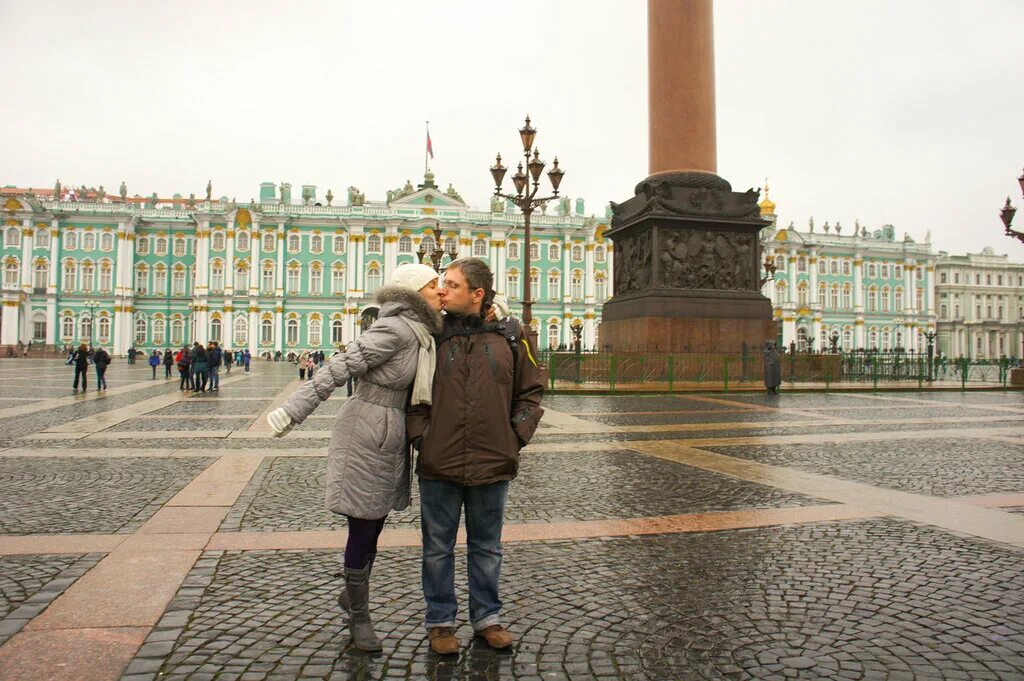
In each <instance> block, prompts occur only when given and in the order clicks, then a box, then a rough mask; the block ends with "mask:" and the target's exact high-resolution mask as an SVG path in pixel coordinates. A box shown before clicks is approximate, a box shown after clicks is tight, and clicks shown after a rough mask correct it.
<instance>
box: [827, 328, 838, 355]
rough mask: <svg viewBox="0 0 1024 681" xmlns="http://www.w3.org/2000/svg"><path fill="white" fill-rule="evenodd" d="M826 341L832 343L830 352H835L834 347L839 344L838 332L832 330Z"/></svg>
mask: <svg viewBox="0 0 1024 681" xmlns="http://www.w3.org/2000/svg"><path fill="white" fill-rule="evenodd" d="M828 342H829V343H830V344H831V345H832V354H833V355H834V354H836V348H837V347H838V346H839V332H838V331H833V332H832V335H831V336H829V337H828Z"/></svg>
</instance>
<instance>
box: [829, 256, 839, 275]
mask: <svg viewBox="0 0 1024 681" xmlns="http://www.w3.org/2000/svg"><path fill="white" fill-rule="evenodd" d="M828 272H829V274H839V261H838V260H835V259H833V260H830V261H829V263H828Z"/></svg>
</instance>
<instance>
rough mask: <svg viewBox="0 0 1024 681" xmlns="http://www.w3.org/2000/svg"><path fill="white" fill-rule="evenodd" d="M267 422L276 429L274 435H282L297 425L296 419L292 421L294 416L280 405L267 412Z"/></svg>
mask: <svg viewBox="0 0 1024 681" xmlns="http://www.w3.org/2000/svg"><path fill="white" fill-rule="evenodd" d="M267 423H269V424H270V428H271V430H273V431H274V437H281V436H282V435H284V434H286V433H287V432H288V431H289V430H291V429H292V427H293V426H295V421H292V417H291V416H289V415H288V412H286V411H285V410H284V407H278V408H277V409H275V410H274V411H272V412H270V413H269V414H267Z"/></svg>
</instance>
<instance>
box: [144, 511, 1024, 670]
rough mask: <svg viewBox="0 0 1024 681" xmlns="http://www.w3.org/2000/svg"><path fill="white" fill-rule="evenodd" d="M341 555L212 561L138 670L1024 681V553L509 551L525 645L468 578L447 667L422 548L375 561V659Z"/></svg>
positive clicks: (721, 540)
mask: <svg viewBox="0 0 1024 681" xmlns="http://www.w3.org/2000/svg"><path fill="white" fill-rule="evenodd" d="M464 560H465V554H464V552H462V551H461V550H459V551H457V554H456V562H457V565H461V564H463V563H464ZM339 561H340V555H339V553H337V552H331V551H258V552H236V551H229V552H208V553H206V554H204V557H203V558H202V559H201V560H200V562H198V563H197V565H196V568H195V569H194V570H193V572H192V574H190V576H189V577H188V578H187V579H186V582H185V584H184V585H183V590H185V589H194V588H197V587H198V588H200V589H201V590H202V592H201V596H199V598H198V600H197V599H196V598H195V597H194V596H181V595H179V596H178V597H177V598H176V599H175V600H174V601H172V603H171V604H170V606H169V607H168V610H167V613H166V614H165V617H164V620H163V621H161V622H160V623H159V624H158V625H157V627H156V628H155V629H154V631H153V633H152V634H151V636H150V639H149V640H148V641H147V643H146V644H145V645H143V647H142V649H140V651H139V656H138V657H137V658H136V659H135V661H133V663H132V665H131V666H129V668H128V670H127V671H128V672H132V671H133V670H135V671H141V670H143V669H153V668H154V667H156V664H157V662H159V674H160V676H159V678H161V679H186V678H195V677H194V676H190V675H193V674H195V673H197V672H200V670H205V672H200V673H209V674H211V675H213V677H212V678H221V677H217V676H216V675H217V674H221V673H224V672H228V670H229V669H230V672H229V673H233V674H239V675H241V674H251V675H253V676H251V677H240V678H255V676H256V675H262V676H263V677H264V678H287V679H297V678H318V679H330V678H366V679H411V678H424V677H427V678H446V679H492V678H493V679H497V678H500V679H517V680H518V679H539V678H544V679H548V678H551V679H556V678H557V679H601V678H608V679H645V680H646V679H650V680H658V681H661V680H663V679H757V678H795V679H822V678H857V679H867V678H893V679H896V678H908V679H958V678H965V679H979V680H980V679H987V680H991V679H997V680H998V679H1006V680H1011V679H1019V678H1021V677H1022V675H1024V656H1022V654H1021V653H1022V651H1024V572H1022V571H1021V570H1020V568H1019V564H1020V553H1019V552H1017V551H1013V550H1011V549H1005V548H1001V547H998V546H994V545H991V544H987V543H984V542H976V541H972V540H970V539H967V538H962V537H956V536H951V535H949V534H947V533H944V532H941V531H938V530H935V529H931V528H927V527H921V526H918V525H915V524H912V523H907V522H901V521H898V520H893V519H875V520H862V521H846V522H829V523H814V524H809V525H800V526H788V527H776V528H761V529H755V530H740V531H729V532H713V533H697V534H683V535H661V536H651V537H644V538H628V537H626V538H616V539H605V540H562V541H551V542H537V543H529V544H510V545H507V546H506V547H505V559H504V564H503V572H502V588H503V591H502V599H503V601H504V604H505V605H504V608H503V614H502V618H503V621H504V622H505V623H506V624H507V626H508V627H509V629H510V631H512V633H513V634H514V635H515V636H516V638H517V643H516V645H515V646H514V648H513V649H512V650H511V651H507V652H504V653H502V652H496V651H492V650H490V649H489V648H487V647H486V646H485V645H482V644H481V643H480V642H478V641H477V642H471V640H470V639H471V631H470V629H469V627H468V625H466V624H465V598H466V582H465V572H464V571H463V570H460V569H457V570H456V573H455V574H456V577H455V579H456V591H457V593H458V594H459V598H460V614H459V619H460V622H462V623H463V624H462V625H461V626H460V628H459V630H458V632H457V635H458V636H459V638H460V640H461V642H462V644H463V645H462V651H461V653H460V654H459V655H458V656H457V657H456V656H453V657H451V658H445V659H442V658H439V657H437V656H435V655H433V654H432V653H430V652H429V649H428V646H427V644H426V641H425V632H424V630H423V628H422V624H421V623H422V616H423V604H422V601H421V594H420V591H419V572H420V560H419V552H418V550H417V549H414V548H409V549H387V550H382V551H381V552H380V554H379V556H378V560H377V562H376V564H375V566H374V578H373V584H374V586H373V593H372V608H373V612H374V615H375V618H376V623H377V631H378V633H379V634H380V635H381V636H382V638H383V640H384V647H385V653H384V654H383V655H377V656H367V655H365V654H362V653H358V652H357V651H354V650H353V649H352V648H351V646H350V645H349V643H348V637H347V631H346V624H345V620H344V618H343V617H342V616H341V615H340V613H339V611H338V609H337V605H336V604H335V602H334V599H335V597H336V595H337V592H338V589H339V579H338V578H337V572H338V566H339ZM211 568H213V569H212V570H211ZM682 576H685V578H681V577H682ZM183 615H187V617H185V616H183ZM168 641H173V643H172V645H171V646H170V652H167V651H168V646H167V645H165V644H166V643H167V642H168ZM156 644H163V645H156ZM148 660H152V661H153V663H152V664H151V665H146V664H145V663H146V662H147V661H148ZM154 673H155V672H154ZM843 673H845V676H843ZM125 678H129V677H128V676H126V677H125Z"/></svg>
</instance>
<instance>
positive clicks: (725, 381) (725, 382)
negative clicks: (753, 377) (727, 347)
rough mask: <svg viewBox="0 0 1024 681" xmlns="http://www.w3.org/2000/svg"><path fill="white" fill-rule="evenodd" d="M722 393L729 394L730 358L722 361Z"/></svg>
mask: <svg viewBox="0 0 1024 681" xmlns="http://www.w3.org/2000/svg"><path fill="white" fill-rule="evenodd" d="M722 373H723V376H722V392H726V393H727V392H729V357H728V356H726V357H724V358H723V359H722Z"/></svg>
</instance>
